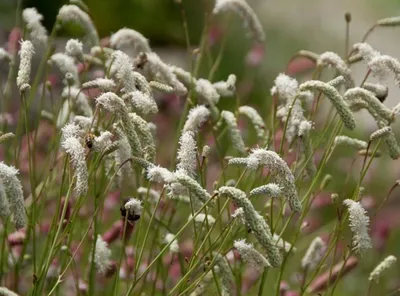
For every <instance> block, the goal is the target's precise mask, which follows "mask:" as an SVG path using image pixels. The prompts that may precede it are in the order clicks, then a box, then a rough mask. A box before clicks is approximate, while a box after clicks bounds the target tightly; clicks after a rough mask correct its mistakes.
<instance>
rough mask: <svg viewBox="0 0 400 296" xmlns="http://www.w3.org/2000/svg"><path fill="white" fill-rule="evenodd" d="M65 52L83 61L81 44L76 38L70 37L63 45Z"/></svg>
mask: <svg viewBox="0 0 400 296" xmlns="http://www.w3.org/2000/svg"><path fill="white" fill-rule="evenodd" d="M65 53H66V54H67V55H69V56H70V57H72V58H76V59H78V60H79V61H83V44H82V42H80V41H79V40H78V39H70V40H68V41H67V44H66V45H65Z"/></svg>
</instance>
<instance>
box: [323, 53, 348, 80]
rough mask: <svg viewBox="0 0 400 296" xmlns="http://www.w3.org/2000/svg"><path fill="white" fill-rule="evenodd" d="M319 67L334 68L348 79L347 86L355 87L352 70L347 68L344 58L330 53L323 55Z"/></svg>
mask: <svg viewBox="0 0 400 296" xmlns="http://www.w3.org/2000/svg"><path fill="white" fill-rule="evenodd" d="M317 65H318V66H320V67H321V66H322V67H326V66H328V67H334V68H335V69H336V70H337V71H338V72H339V74H340V75H342V76H343V77H344V78H345V79H346V81H347V85H348V86H349V87H354V81H353V78H351V70H350V68H349V67H348V66H347V64H346V62H345V61H344V60H342V58H341V57H340V56H338V55H337V54H336V53H334V52H331V51H328V52H325V53H323V54H321V55H320V56H319V58H318V60H317Z"/></svg>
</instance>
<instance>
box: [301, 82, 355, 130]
mask: <svg viewBox="0 0 400 296" xmlns="http://www.w3.org/2000/svg"><path fill="white" fill-rule="evenodd" d="M299 90H300V91H319V92H322V93H323V94H324V95H325V96H326V97H327V98H328V99H329V100H330V101H331V102H332V105H333V106H334V107H335V108H336V111H337V112H338V114H339V116H340V118H341V120H342V122H343V124H344V125H345V127H347V128H348V129H351V130H352V129H354V128H355V127H356V122H355V119H354V115H353V113H352V112H351V110H350V107H349V106H348V105H347V104H346V102H345V101H344V100H343V98H342V96H341V95H340V94H339V92H338V91H337V90H336V89H335V88H334V87H333V86H332V85H330V84H328V83H325V82H323V81H319V80H310V81H307V82H304V83H303V84H301V85H300V87H299Z"/></svg>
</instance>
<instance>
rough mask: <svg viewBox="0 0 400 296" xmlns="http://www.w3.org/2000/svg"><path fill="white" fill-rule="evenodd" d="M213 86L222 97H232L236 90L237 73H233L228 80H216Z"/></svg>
mask: <svg viewBox="0 0 400 296" xmlns="http://www.w3.org/2000/svg"><path fill="white" fill-rule="evenodd" d="M212 86H213V88H214V89H215V90H216V91H217V93H218V94H219V95H220V96H221V97H231V96H233V95H234V94H235V92H236V75H235V74H231V75H229V76H228V79H227V80H226V81H219V82H215V83H213V85H212Z"/></svg>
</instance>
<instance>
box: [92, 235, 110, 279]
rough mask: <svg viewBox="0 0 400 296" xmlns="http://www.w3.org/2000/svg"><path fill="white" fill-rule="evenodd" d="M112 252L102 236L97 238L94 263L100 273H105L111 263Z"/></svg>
mask: <svg viewBox="0 0 400 296" xmlns="http://www.w3.org/2000/svg"><path fill="white" fill-rule="evenodd" d="M110 258H111V250H110V249H109V248H108V245H107V243H106V242H105V241H104V240H103V238H102V237H101V235H98V236H97V241H96V250H95V252H94V263H95V264H96V268H97V269H98V271H99V272H100V273H105V272H106V271H107V269H108V267H109V266H110V263H111V260H110Z"/></svg>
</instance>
